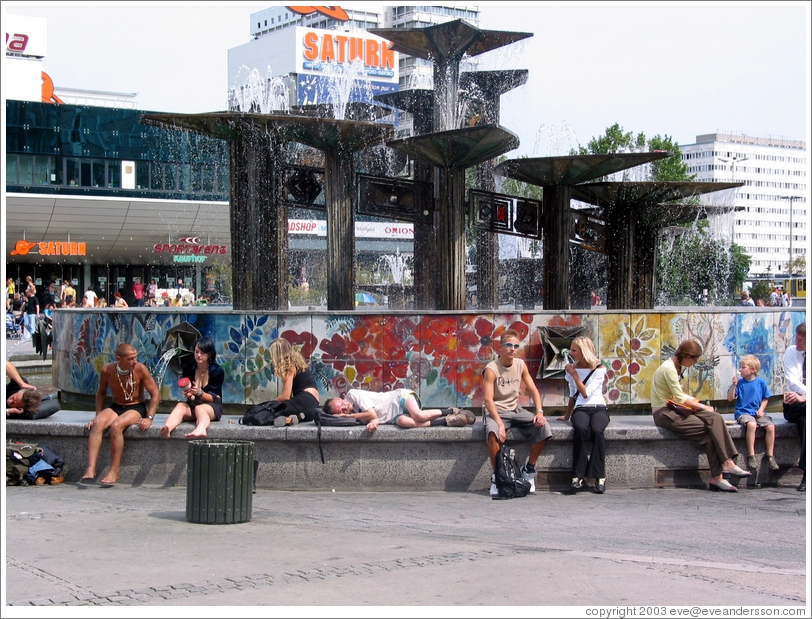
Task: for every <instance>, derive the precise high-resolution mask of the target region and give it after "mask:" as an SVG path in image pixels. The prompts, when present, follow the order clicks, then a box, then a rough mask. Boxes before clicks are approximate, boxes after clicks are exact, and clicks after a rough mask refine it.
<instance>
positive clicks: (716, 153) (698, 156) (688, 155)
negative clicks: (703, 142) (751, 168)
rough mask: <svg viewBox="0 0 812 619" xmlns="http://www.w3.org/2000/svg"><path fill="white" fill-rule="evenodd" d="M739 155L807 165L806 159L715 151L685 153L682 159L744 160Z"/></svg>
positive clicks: (757, 159)
mask: <svg viewBox="0 0 812 619" xmlns="http://www.w3.org/2000/svg"><path fill="white" fill-rule="evenodd" d="M739 155H744V156H745V157H747V158H748V159H753V160H756V161H778V162H781V163H802V164H806V158H805V157H780V156H778V155H757V154H752V153H730V152H727V153H723V152H720V151H715V150H713V151H711V150H705V151H700V152H695V153H683V154H682V158H683V159H704V158H709V157H727V158H728V159H730V158H732V157H736V158H738V159H742V158H743V157H739Z"/></svg>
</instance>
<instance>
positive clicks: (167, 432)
mask: <svg viewBox="0 0 812 619" xmlns="http://www.w3.org/2000/svg"><path fill="white" fill-rule="evenodd" d="M171 433H172V430H170V429H169V428H167V427H166V426H164V427H163V428H161V436H163V437H164V438H169V435H170V434H171Z"/></svg>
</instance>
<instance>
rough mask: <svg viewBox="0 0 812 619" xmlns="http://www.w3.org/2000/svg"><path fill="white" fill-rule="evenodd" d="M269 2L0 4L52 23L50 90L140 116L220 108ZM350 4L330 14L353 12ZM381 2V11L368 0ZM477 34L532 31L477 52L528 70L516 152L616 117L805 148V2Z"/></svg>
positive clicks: (510, 20)
mask: <svg viewBox="0 0 812 619" xmlns="http://www.w3.org/2000/svg"><path fill="white" fill-rule="evenodd" d="M273 4H274V3H273V2H246V3H241V2H229V3H228V4H225V3H219V2H212V3H203V2H183V3H171V2H161V3H150V2H126V3H125V2H120V3H99V2H88V3H74V2H59V3H48V2H28V3H26V2H13V1H8V2H5V1H4V2H3V3H2V9H3V13H4V14H5V13H15V14H20V15H30V16H34V17H45V18H47V20H48V56H47V57H46V58H45V59H44V61H43V69H44V70H45V71H46V72H47V73H48V74H49V75H50V76H51V78H52V79H53V80H54V83H55V84H56V85H57V86H64V87H72V88H83V89H93V90H106V91H114V92H127V93H138V98H137V101H138V103H139V108H140V109H142V110H154V111H166V112H181V113H196V112H211V111H220V110H223V109H225V108H226V93H227V91H228V88H229V84H228V75H227V58H228V49H229V48H232V47H236V46H238V45H242V44H243V43H246V42H248V41H249V40H250V39H251V37H250V30H249V23H250V15H251V13H252V12H256V11H259V10H261V9H263V8H267V7H269V6H271V5H273ZM360 4H364V3H358V2H349V3H345V4H343V5H340V6H344V7H348V8H349V7H358V5H360ZM366 4H373V5H375V4H378V3H366ZM477 6H479V7H480V8H481V10H482V21H481V24H480V27H481V28H483V29H486V30H510V31H520V32H532V33H533V35H534V36H533V37H532V38H531V39H529V40H526V41H524V42H521V43H518V44H514V45H512V46H509V47H507V48H503V50H502V51H499V52H491V53H488V54H483V55H482V56H480V57H479V58H480V59H481V60H482V63H483V65H482V68H485V69H495V68H511V69H521V68H525V69H528V70H529V79H528V83H527V84H526V85H525V86H523V87H521V88H519V89H516V90H515V91H512V92H510V93H508V94H506V95H504V96H503V98H502V116H501V124H502V126H504V127H506V128H507V129H510V130H512V131H514V132H515V133H517V134H518V135H519V137H520V140H521V147H520V148H519V150H518V151H513V152H512V153H511V156H513V155H529V156H550V155H560V154H565V153H567V152H568V151H569V149H570V148H574V147H576V146H578V145H585V144H586V143H587V142H588V141H589V140H590V139H591V138H592V137H594V136H597V135H601V134H603V132H604V131H605V129H606V128H607V127H609V126H611V125H613V124H615V123H618V124H620V125H621V126H622V127H623V128H624V130H626V131H633V132H634V133H638V132H644V133H645V134H646V135H647V136H649V137H651V136H654V135H658V134H659V135H667V136H670V137H671V138H672V139H673V140H675V141H676V142H677V143H679V144H693V143H695V141H696V139H695V138H696V136H697V135H702V134H706V133H714V132H717V131H719V132H733V133H736V134H746V135H750V136H755V137H776V138H784V139H791V140H805V141H807V142H808V141H809V122H808V121H809V118H810V67H809V58H810V56H812V51H811V49H812V48H810V26H809V24H810V3H808V2H770V3H764V4H762V3H753V2H749V3H735V2H722V3H705V2H693V3H685V2H679V3H671V2H656V3H644V2H633V3H612V2H598V3H588V2H576V3H562V2H555V3H543V2H528V3H509V2H499V3H488V2H484V3H478V4H477Z"/></svg>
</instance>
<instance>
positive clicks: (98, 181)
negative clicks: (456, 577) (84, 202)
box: [91, 159, 107, 187]
mask: <svg viewBox="0 0 812 619" xmlns="http://www.w3.org/2000/svg"><path fill="white" fill-rule="evenodd" d="M91 163H92V165H93V187H106V186H107V183H106V182H105V169H104V168H105V164H104V161H102V160H101V159H94V160H93V161H92V162H91Z"/></svg>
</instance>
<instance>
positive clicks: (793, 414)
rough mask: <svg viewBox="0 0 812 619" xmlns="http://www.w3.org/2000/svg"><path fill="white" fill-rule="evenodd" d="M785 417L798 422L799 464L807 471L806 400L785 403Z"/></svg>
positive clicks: (795, 422) (792, 421)
mask: <svg viewBox="0 0 812 619" xmlns="http://www.w3.org/2000/svg"><path fill="white" fill-rule="evenodd" d="M784 419H786V420H787V421H789V422H791V423H794V424H797V425H798V431H799V432H800V433H801V456H800V458H799V459H798V466H799V467H800V468H802V469H803V470H804V471H806V402H795V403H794V404H784Z"/></svg>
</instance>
